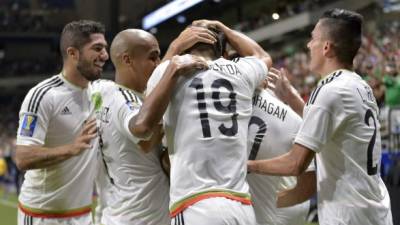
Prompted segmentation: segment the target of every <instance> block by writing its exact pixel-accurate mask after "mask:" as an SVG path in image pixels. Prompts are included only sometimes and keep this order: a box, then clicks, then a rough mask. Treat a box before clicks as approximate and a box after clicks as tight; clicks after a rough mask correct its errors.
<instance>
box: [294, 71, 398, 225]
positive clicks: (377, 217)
mask: <svg viewBox="0 0 400 225" xmlns="http://www.w3.org/2000/svg"><path fill="white" fill-rule="evenodd" d="M303 115H304V123H303V124H302V126H301V128H300V131H299V133H298V135H297V137H296V139H295V142H296V143H298V144H301V145H303V146H306V147H308V148H310V149H312V150H313V151H315V152H316V153H317V154H316V161H317V180H318V186H317V187H318V217H319V218H320V221H321V222H320V224H322V225H325V224H329V225H331V224H363V225H387V224H392V216H391V210H390V199H389V194H388V191H387V189H386V187H385V184H384V183H383V182H382V179H381V177H380V174H379V171H380V163H381V136H380V132H379V128H380V125H379V122H378V120H377V115H378V107H377V105H376V100H375V98H374V96H373V93H372V90H371V88H370V87H369V86H368V84H367V83H366V82H365V81H363V80H362V79H361V77H360V76H359V75H357V74H356V73H353V72H351V71H348V70H337V71H335V72H333V73H332V74H330V75H328V76H327V77H326V78H324V79H323V80H321V82H320V83H319V85H318V86H317V88H316V89H315V90H314V91H313V92H312V94H311V95H310V99H309V100H308V102H307V104H306V106H305V108H304V113H303Z"/></svg>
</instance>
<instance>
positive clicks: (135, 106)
mask: <svg viewBox="0 0 400 225" xmlns="http://www.w3.org/2000/svg"><path fill="white" fill-rule="evenodd" d="M122 94H123V95H125V97H126V99H124V101H120V103H119V104H118V109H117V114H116V118H115V120H114V122H115V123H116V124H117V127H118V128H119V130H120V132H121V133H122V134H123V135H124V136H126V137H127V138H129V139H130V140H131V141H132V142H134V143H138V142H139V141H141V140H143V139H141V138H138V137H136V136H134V135H133V134H132V133H131V131H130V129H129V123H130V121H131V120H132V119H135V117H136V116H137V114H138V113H139V110H140V102H139V100H138V98H137V97H136V96H134V95H133V93H131V92H129V91H128V90H123V91H122ZM135 97H136V98H135Z"/></svg>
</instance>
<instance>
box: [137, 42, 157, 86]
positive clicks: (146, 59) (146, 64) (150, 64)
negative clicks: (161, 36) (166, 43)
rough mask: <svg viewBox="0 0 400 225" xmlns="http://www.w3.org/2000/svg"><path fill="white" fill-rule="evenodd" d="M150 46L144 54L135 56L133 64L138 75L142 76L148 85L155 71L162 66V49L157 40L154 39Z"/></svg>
mask: <svg viewBox="0 0 400 225" xmlns="http://www.w3.org/2000/svg"><path fill="white" fill-rule="evenodd" d="M148 44H149V45H148V48H146V50H145V51H143V54H140V55H138V56H135V58H134V64H133V65H134V66H135V68H136V70H137V72H138V74H141V75H142V76H141V78H142V79H143V83H144V84H146V83H147V81H148V80H149V78H150V76H151V74H152V73H153V70H154V69H155V68H156V67H157V65H158V64H160V48H159V46H158V42H157V40H155V39H152V40H150V41H149V42H148Z"/></svg>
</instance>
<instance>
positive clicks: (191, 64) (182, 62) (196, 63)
mask: <svg viewBox="0 0 400 225" xmlns="http://www.w3.org/2000/svg"><path fill="white" fill-rule="evenodd" d="M170 64H171V66H174V67H175V70H176V73H175V74H176V75H178V76H181V75H186V74H193V72H195V71H196V70H204V69H208V64H207V61H206V60H205V59H204V58H202V57H199V56H194V55H189V54H186V55H182V56H174V57H172V59H171V62H170Z"/></svg>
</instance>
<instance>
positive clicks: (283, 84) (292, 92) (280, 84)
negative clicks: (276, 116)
mask: <svg viewBox="0 0 400 225" xmlns="http://www.w3.org/2000/svg"><path fill="white" fill-rule="evenodd" d="M266 79H267V86H268V88H269V89H271V90H272V91H273V92H274V93H275V95H276V96H277V97H278V98H279V99H280V100H282V101H283V102H285V103H286V104H288V105H289V106H290V107H291V108H292V109H293V110H294V111H295V112H296V113H297V114H299V115H300V116H301V117H302V116H303V109H304V105H305V104H304V101H303V99H302V98H301V96H300V94H299V92H298V91H297V90H296V89H295V88H294V87H293V86H292V84H291V83H290V81H289V79H288V78H287V71H286V69H283V68H281V69H280V70H278V69H275V68H270V70H269V71H268V76H267V78H266Z"/></svg>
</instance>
